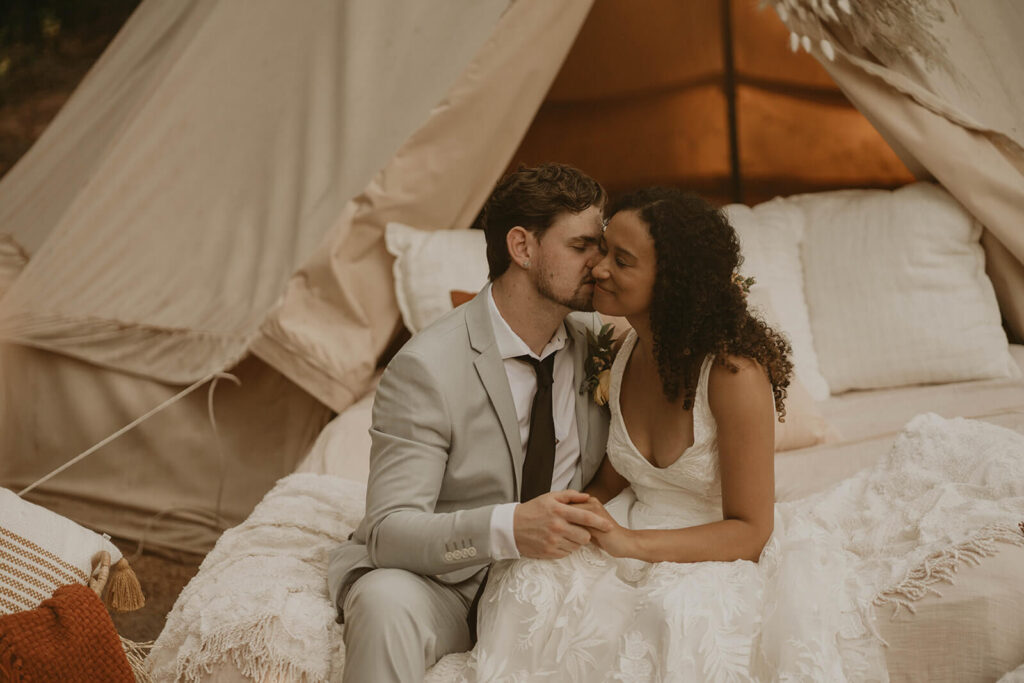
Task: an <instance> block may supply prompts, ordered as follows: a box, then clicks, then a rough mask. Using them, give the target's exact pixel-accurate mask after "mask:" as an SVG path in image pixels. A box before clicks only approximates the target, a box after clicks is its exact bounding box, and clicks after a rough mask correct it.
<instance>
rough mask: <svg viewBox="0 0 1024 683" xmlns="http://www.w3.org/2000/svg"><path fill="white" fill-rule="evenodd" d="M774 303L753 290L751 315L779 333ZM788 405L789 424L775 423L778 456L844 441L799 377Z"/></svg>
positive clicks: (792, 382) (792, 384) (790, 391)
mask: <svg viewBox="0 0 1024 683" xmlns="http://www.w3.org/2000/svg"><path fill="white" fill-rule="evenodd" d="M774 301H775V299H774V296H773V295H772V292H771V291H770V290H769V289H768V288H767V287H766V286H764V285H760V284H755V285H754V286H753V287H751V289H750V294H749V295H748V297H747V305H748V307H749V308H750V311H751V313H753V314H754V315H756V316H758V317H760V318H761V319H762V320H764V321H765V322H766V323H768V325H770V326H771V327H772V328H773V329H774V330H776V331H779V329H780V323H779V317H778V313H777V312H776V309H775V306H774ZM785 406H786V416H785V422H779V421H776V422H775V452H776V453H778V452H780V451H791V450H795V449H797V448H807V447H808V446H816V445H818V444H821V443H832V442H835V441H838V440H839V439H840V434H839V431H838V430H837V429H836V428H835V427H833V426H832V425H831V424H830V423H829V422H828V420H826V419H825V416H824V415H823V414H822V411H821V409H820V407H819V406H818V403H817V402H816V401H815V400H814V398H813V397H812V396H811V394H810V392H809V391H808V390H807V388H806V387H805V386H804V384H803V382H801V381H800V378H799V377H798V376H796V375H794V376H793V377H792V378H790V381H789V387H788V388H787V391H786V402H785Z"/></svg>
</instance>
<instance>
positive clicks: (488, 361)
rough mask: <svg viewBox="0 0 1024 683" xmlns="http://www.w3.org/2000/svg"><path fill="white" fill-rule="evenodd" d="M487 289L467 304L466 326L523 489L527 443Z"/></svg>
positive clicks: (479, 372) (516, 482)
mask: <svg viewBox="0 0 1024 683" xmlns="http://www.w3.org/2000/svg"><path fill="white" fill-rule="evenodd" d="M485 292H486V288H485V289H484V290H483V291H481V292H480V293H479V294H478V295H477V296H476V297H474V298H473V300H472V301H470V302H469V303H468V304H466V327H467V328H468V330H469V344H470V346H472V347H473V349H474V350H475V351H477V352H478V353H479V354H480V355H479V356H477V357H476V360H474V361H473V367H475V368H476V372H477V375H479V376H480V382H481V383H482V384H483V385H484V389H485V390H486V391H487V396H488V398H490V400H491V406H492V407H493V408H494V412H495V413H496V414H497V415H498V421H499V422H501V430H502V431H503V432H504V433H505V442H506V443H507V444H508V450H509V455H510V457H511V458H512V465H513V467H512V476H513V485H514V487H515V490H516V491H519V473H520V472H522V471H523V458H524V455H523V444H522V441H521V440H520V438H519V420H518V418H517V417H516V406H515V403H514V402H513V401H512V390H511V389H510V388H509V386H508V375H507V374H506V373H505V365H504V361H502V359H501V354H500V353H499V351H498V344H497V343H496V342H495V341H494V328H493V327H491V317H490V316H491V313H490V310H489V305H488V303H487V295H486V294H485ZM517 497H518V495H517Z"/></svg>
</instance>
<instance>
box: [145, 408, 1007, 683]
mask: <svg viewBox="0 0 1024 683" xmlns="http://www.w3.org/2000/svg"><path fill="white" fill-rule="evenodd" d="M365 492H366V489H365V486H364V485H362V484H359V483H356V482H352V481H349V480H346V479H341V478H338V477H333V476H330V475H321V474H293V475H290V476H288V477H285V478H284V479H282V480H280V481H279V482H278V484H277V486H276V487H275V488H274V489H273V490H272V491H271V492H270V493H268V494H267V495H266V497H265V498H264V499H263V501H262V502H261V503H260V504H259V505H258V506H257V507H256V509H255V510H254V511H253V513H252V514H251V515H250V516H249V518H248V519H247V520H246V521H245V522H243V523H242V524H241V525H239V526H238V527H235V528H234V529H231V530H229V531H227V532H225V533H224V535H223V536H222V537H221V539H220V540H219V541H218V542H217V545H216V547H215V548H214V549H213V550H212V551H211V552H210V554H209V555H208V556H207V557H206V559H205V560H204V562H203V564H202V566H201V567H200V570H199V573H198V574H197V575H196V576H195V578H193V580H192V581H191V582H190V583H189V584H188V586H186V587H185V590H184V591H183V592H182V594H181V596H180V597H179V598H178V601H177V602H176V603H175V605H174V609H173V610H172V612H171V614H170V615H169V616H168V619H167V626H166V627H165V628H164V631H163V633H161V634H160V637H159V639H158V640H157V642H156V644H155V646H154V647H153V650H152V652H151V653H150V656H149V658H148V659H147V662H146V664H147V667H148V669H149V671H150V672H151V673H152V674H153V676H154V678H155V679H156V680H186V681H196V680H201V679H202V677H203V675H204V674H205V673H207V672H209V671H210V670H211V669H212V667H214V666H216V665H218V664H219V663H221V662H223V661H225V660H227V661H231V662H233V663H234V664H235V666H237V667H238V669H239V671H240V672H241V673H242V674H244V675H245V676H248V677H250V678H253V679H256V680H264V679H267V678H271V679H287V680H297V681H308V682H313V681H327V680H329V679H330V677H331V675H332V672H334V673H335V675H337V674H339V673H340V672H341V671H342V668H343V666H344V646H343V644H342V632H341V628H342V627H341V626H339V625H338V624H336V623H335V621H334V617H335V610H334V607H333V606H332V605H331V602H330V600H329V598H328V595H327V581H326V574H327V554H328V552H329V551H330V549H331V548H333V547H334V545H335V544H337V543H340V542H341V541H342V540H344V539H345V538H347V536H348V534H349V533H350V532H351V531H352V529H353V528H354V527H355V525H356V524H357V523H358V521H359V519H360V518H361V516H362V514H363V510H364V501H365ZM778 510H779V514H780V516H781V517H782V518H783V520H784V521H785V522H786V523H787V524H791V525H792V524H801V525H813V527H814V528H815V529H816V530H817V531H819V532H821V533H830V534H840V535H841V537H843V538H845V539H847V540H846V542H845V544H844V545H845V549H846V550H847V551H849V557H850V560H851V561H853V562H856V563H857V564H858V566H859V567H861V568H862V569H863V577H864V581H863V582H862V583H861V588H860V590H861V593H860V598H861V600H862V602H863V603H864V606H865V608H870V607H871V605H872V604H875V605H877V604H884V603H886V602H895V603H897V604H905V605H908V606H909V605H910V603H911V602H912V601H913V600H915V599H918V598H920V597H923V596H924V595H925V594H926V593H927V592H928V587H929V586H930V585H931V584H932V583H934V582H936V581H939V580H944V579H945V580H949V579H950V578H951V575H952V573H953V572H954V571H955V570H956V568H957V566H959V564H960V563H962V562H971V561H977V560H978V559H979V558H981V557H983V556H985V555H987V554H992V553H994V552H995V550H996V544H997V543H999V542H1010V543H1020V544H1022V545H1024V537H1022V535H1021V533H1020V531H1019V530H1017V528H1016V524H1017V522H1018V521H1020V520H1021V519H1022V518H1024V435H1021V434H1017V433H1016V432H1013V431H1010V430H1007V429H1003V428H1000V427H996V426H993V425H989V424H986V423H981V422H974V421H970V420H963V419H954V420H946V419H943V418H940V417H938V416H935V415H923V416H918V417H917V418H914V420H912V421H911V422H910V423H908V425H907V426H906V428H905V429H904V431H903V432H902V433H901V434H900V436H899V437H898V438H897V439H896V441H895V443H894V445H893V447H892V450H891V451H890V453H889V455H888V456H887V457H885V458H883V459H882V460H881V461H879V462H878V463H877V464H876V465H875V466H873V467H871V468H868V469H866V470H864V471H862V472H861V473H859V474H857V475H855V476H854V477H852V478H850V479H848V480H846V481H844V482H842V483H840V484H839V485H837V486H836V487H835V488H833V489H831V490H829V491H827V492H824V493H821V494H817V495H815V496H811V497H809V498H807V499H804V500H802V501H796V502H793V503H785V504H779V508H778ZM466 660H467V655H466V654H465V653H458V654H453V655H448V656H447V657H445V658H443V659H442V660H441V661H440V662H438V663H437V664H436V665H435V666H434V667H433V668H432V669H431V670H430V671H429V672H428V675H427V677H426V681H428V683H438V682H440V681H451V680H457V677H458V674H459V673H460V672H461V671H462V669H463V668H464V666H465V664H466Z"/></svg>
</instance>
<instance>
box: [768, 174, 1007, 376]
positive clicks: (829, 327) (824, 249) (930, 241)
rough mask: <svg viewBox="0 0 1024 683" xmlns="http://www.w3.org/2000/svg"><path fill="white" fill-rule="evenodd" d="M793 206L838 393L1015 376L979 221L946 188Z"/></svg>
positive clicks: (846, 195) (819, 347) (919, 187)
mask: <svg viewBox="0 0 1024 683" xmlns="http://www.w3.org/2000/svg"><path fill="white" fill-rule="evenodd" d="M788 201H790V202H791V203H793V204H796V205H799V206H800V207H801V209H802V210H803V212H804V216H805V224H804V239H803V264H804V291H805V294H806V298H807V306H808V311H809V313H810V322H811V330H812V334H813V338H814V346H815V349H816V351H817V359H818V365H819V368H820V369H821V372H822V374H823V375H824V377H825V378H826V380H827V382H828V385H829V387H830V388H831V390H832V393H833V394H836V393H840V392H843V391H846V390H849V389H874V388H882V387H896V386H903V385H908V384H933V383H940V382H958V381H964V380H973V379H989V378H998V377H1013V376H1016V372H1017V368H1016V365H1015V364H1014V363H1013V361H1012V359H1011V358H1010V355H1009V351H1008V343H1007V338H1006V334H1005V332H1004V331H1003V329H1002V327H1001V321H1000V314H999V308H998V305H997V303H996V298H995V293H994V292H993V289H992V284H991V282H990V281H989V279H988V277H987V276H986V275H985V256H984V252H983V251H982V248H981V245H980V244H979V242H978V240H979V238H980V237H981V230H982V228H981V225H979V224H978V222H977V221H975V220H974V219H973V218H972V217H971V215H970V214H969V213H967V211H966V210H965V209H964V208H963V207H962V206H960V204H958V203H957V202H956V200H955V199H953V198H952V197H951V196H950V195H949V194H948V193H946V192H945V191H944V190H942V189H941V188H939V187H938V186H936V185H932V184H930V183H914V184H912V185H907V186H905V187H903V188H900V189H898V190H896V191H894V192H889V191H884V190H845V191H840V192H827V193H819V194H811V195H801V196H798V197H794V198H791V199H790V200H788ZM780 316H781V313H780Z"/></svg>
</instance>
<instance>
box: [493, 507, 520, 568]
mask: <svg viewBox="0 0 1024 683" xmlns="http://www.w3.org/2000/svg"><path fill="white" fill-rule="evenodd" d="M516 505H519V503H504V504H502V505H496V506H494V510H493V512H491V558H492V559H494V560H518V559H519V549H518V548H517V547H516V536H515V531H514V528H513V516H514V515H515V512H516Z"/></svg>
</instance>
